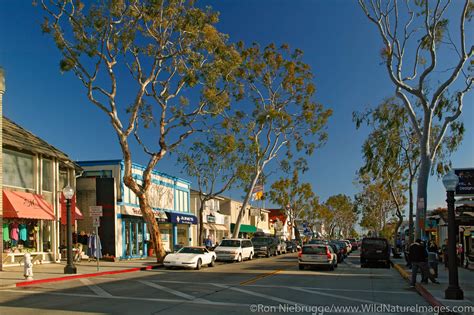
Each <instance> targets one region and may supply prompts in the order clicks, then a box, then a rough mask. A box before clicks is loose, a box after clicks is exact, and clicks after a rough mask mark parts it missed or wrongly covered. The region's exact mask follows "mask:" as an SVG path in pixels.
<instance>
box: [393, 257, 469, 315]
mask: <svg viewBox="0 0 474 315" xmlns="http://www.w3.org/2000/svg"><path fill="white" fill-rule="evenodd" d="M392 262H393V264H394V267H395V268H396V269H397V270H399V271H400V274H401V275H402V277H404V278H406V277H408V279H407V280H408V282H407V285H408V283H409V281H410V278H411V270H409V269H408V268H407V267H406V266H405V259H403V258H401V259H394V258H392ZM458 277H459V286H460V287H461V289H462V290H463V291H464V300H446V299H445V298H444V291H445V290H446V289H447V287H448V285H449V278H448V270H445V269H444V265H443V264H441V263H440V264H439V265H438V278H437V280H438V281H439V282H440V284H434V283H431V281H429V283H428V284H420V283H419V282H420V281H421V275H418V276H417V285H416V290H417V291H418V293H420V294H421V295H422V296H423V297H424V298H425V299H426V300H427V301H428V302H429V303H430V304H431V305H444V306H448V307H451V308H452V307H454V306H456V307H457V306H471V307H474V271H472V270H468V269H465V268H458ZM426 293H428V294H426ZM457 314H472V313H470V312H469V313H467V312H464V313H463V312H458V313H457Z"/></svg>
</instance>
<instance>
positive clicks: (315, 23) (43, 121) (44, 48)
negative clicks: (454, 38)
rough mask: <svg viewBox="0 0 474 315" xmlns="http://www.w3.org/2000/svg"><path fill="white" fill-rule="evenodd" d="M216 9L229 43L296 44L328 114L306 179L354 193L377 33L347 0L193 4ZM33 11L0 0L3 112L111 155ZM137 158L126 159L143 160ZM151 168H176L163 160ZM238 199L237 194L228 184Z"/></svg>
mask: <svg viewBox="0 0 474 315" xmlns="http://www.w3.org/2000/svg"><path fill="white" fill-rule="evenodd" d="M201 3H203V4H210V5H212V6H213V7H214V9H216V10H218V11H220V12H221V15H220V20H221V22H220V23H219V24H218V28H219V30H220V31H221V32H224V33H227V34H229V35H230V38H231V40H232V41H234V42H236V41H239V40H243V41H244V42H246V43H248V44H250V43H252V42H258V43H260V44H261V45H262V46H264V45H266V44H268V43H271V42H275V43H277V44H281V43H288V44H289V45H290V46H291V47H292V48H300V49H302V50H303V51H304V54H305V55H304V56H305V57H304V60H305V62H306V63H308V64H310V66H311V68H312V69H313V73H314V75H315V84H316V87H317V93H316V99H317V101H318V102H320V103H322V104H324V105H325V106H326V107H329V108H332V109H333V111H334V114H333V116H332V118H331V120H330V122H329V125H328V133H329V140H328V142H327V144H326V145H325V146H324V147H323V148H321V149H319V150H318V151H316V152H315V154H314V156H313V157H311V158H310V160H309V162H310V163H309V164H310V171H309V172H308V173H306V174H305V175H304V176H303V179H304V180H306V181H308V182H311V183H312V185H313V190H314V191H315V192H316V194H318V195H319V196H320V197H321V199H322V200H325V199H326V198H327V197H329V196H330V195H334V194H339V193H343V194H347V195H349V196H353V195H354V194H355V193H356V192H357V187H355V186H354V184H353V182H354V178H355V172H356V170H357V169H358V168H359V167H360V166H361V164H362V158H361V145H362V143H363V141H364V139H365V137H366V136H367V132H368V131H367V130H356V129H355V127H354V123H353V122H352V112H353V111H357V110H358V111H362V110H364V108H366V106H368V105H376V104H378V103H379V102H380V101H381V100H382V99H384V98H385V97H388V96H391V95H392V94H393V87H392V85H391V84H390V82H389V79H388V77H387V74H386V71H385V68H384V66H383V65H381V62H380V61H381V60H380V57H379V51H380V48H381V46H382V45H381V40H380V38H379V36H378V34H377V32H376V30H375V28H374V26H373V25H372V24H369V22H368V20H367V18H366V17H365V16H364V14H363V13H362V11H361V9H360V8H359V7H358V4H357V1H345V0H333V1H329V0H326V1H315V0H314V1H311V0H291V1H290V0H286V1H283V0H259V1H255V0H220V1H217V0H215V1H211V0H208V1H203V2H201ZM41 21H42V12H41V10H40V8H39V7H36V8H35V7H32V6H31V1H27V0H25V1H14V0H0V66H2V67H3V68H4V69H5V72H6V84H7V92H6V94H5V96H4V106H3V110H4V115H6V116H7V117H9V118H11V119H13V120H14V121H16V122H17V123H19V124H20V125H22V126H23V127H24V128H26V129H28V130H30V131H32V132H33V133H35V134H36V135H38V136H40V137H42V138H43V139H45V140H46V141H48V142H49V143H51V144H53V145H55V146H56V147H58V148H59V149H61V150H63V151H64V152H66V153H67V154H68V155H69V156H70V157H71V158H73V159H74V160H98V159H117V158H120V157H121V155H120V150H119V146H118V144H117V141H116V137H115V135H114V133H113V130H112V127H111V126H110V125H109V122H108V120H107V118H106V116H105V115H104V114H103V113H101V112H99V110H98V109H97V108H95V107H93V106H92V105H91V104H90V103H89V102H88V100H87V99H86V97H85V94H84V91H83V89H82V87H81V85H80V84H79V82H78V80H77V79H76V78H75V77H74V76H73V74H71V73H66V74H61V73H60V72H59V67H58V63H59V53H58V52H57V50H56V48H55V46H54V44H53V43H52V41H51V39H50V38H49V37H47V36H44V35H42V33H41V30H40V27H39V25H40V23H41ZM473 100H474V97H473V93H472V92H471V94H468V95H467V96H466V97H465V98H464V103H465V107H464V113H463V120H464V122H465V124H466V134H465V140H464V142H463V144H462V146H461V148H460V149H459V150H458V151H457V152H456V153H454V154H453V156H452V161H453V165H454V166H455V167H459V168H461V167H473V166H474V165H473V164H474V142H473V141H472V139H473V138H474V130H473V124H472V121H473V120H474V109H473V106H472V105H473ZM145 161H146V159H145V157H144V156H143V155H140V154H139V155H138V158H137V160H136V162H139V163H144V162H145ZM158 168H159V170H160V171H163V172H167V173H170V174H173V175H178V176H181V177H183V175H182V174H180V167H179V166H176V165H175V163H174V161H173V160H172V159H169V158H167V159H165V160H164V161H162V162H160V164H159V167H158ZM230 195H232V197H234V198H239V197H240V195H241V192H237V191H233V192H232V193H230ZM428 196H429V197H428V205H429V207H430V208H433V207H437V206H442V205H443V204H444V199H445V197H444V196H445V193H444V189H443V186H442V183H441V181H438V180H437V179H436V178H434V177H433V178H431V180H430V183H429V195H428Z"/></svg>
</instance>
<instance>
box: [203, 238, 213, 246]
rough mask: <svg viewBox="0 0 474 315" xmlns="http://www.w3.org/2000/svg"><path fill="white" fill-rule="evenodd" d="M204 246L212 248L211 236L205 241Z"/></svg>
mask: <svg viewBox="0 0 474 315" xmlns="http://www.w3.org/2000/svg"><path fill="white" fill-rule="evenodd" d="M204 246H206V248H207V249H210V248H212V240H211V236H209V235H208V236H207V238H206V239H205V240H204Z"/></svg>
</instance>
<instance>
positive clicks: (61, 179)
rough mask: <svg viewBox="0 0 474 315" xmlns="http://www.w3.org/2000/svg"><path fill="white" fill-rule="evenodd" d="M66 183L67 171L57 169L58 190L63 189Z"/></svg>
mask: <svg viewBox="0 0 474 315" xmlns="http://www.w3.org/2000/svg"><path fill="white" fill-rule="evenodd" d="M67 185H68V181H67V171H66V170H59V190H63V188H64V187H66V186H67Z"/></svg>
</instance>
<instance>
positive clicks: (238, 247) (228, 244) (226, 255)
mask: <svg viewBox="0 0 474 315" xmlns="http://www.w3.org/2000/svg"><path fill="white" fill-rule="evenodd" d="M214 252H215V253H216V255H217V260H231V261H238V262H240V261H242V260H244V259H249V260H251V259H252V258H253V256H254V253H255V251H254V247H253V244H252V241H250V240H247V239H240V238H236V239H227V240H222V241H221V243H220V244H219V246H217V247H216V248H215V249H214Z"/></svg>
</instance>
